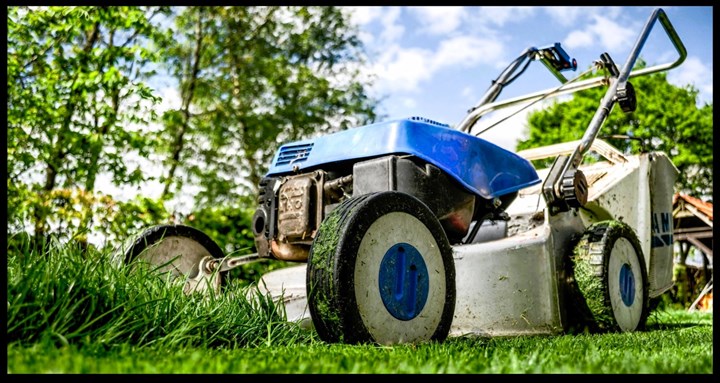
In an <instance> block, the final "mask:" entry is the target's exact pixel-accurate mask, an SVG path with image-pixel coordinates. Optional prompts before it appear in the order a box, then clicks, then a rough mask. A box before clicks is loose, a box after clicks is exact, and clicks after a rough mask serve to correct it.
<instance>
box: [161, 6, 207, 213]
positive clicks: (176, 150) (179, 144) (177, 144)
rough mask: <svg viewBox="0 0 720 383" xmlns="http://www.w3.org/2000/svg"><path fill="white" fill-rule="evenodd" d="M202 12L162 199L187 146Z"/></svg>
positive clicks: (199, 50)
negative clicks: (180, 121)
mask: <svg viewBox="0 0 720 383" xmlns="http://www.w3.org/2000/svg"><path fill="white" fill-rule="evenodd" d="M202 12H203V11H202V10H201V9H199V10H198V19H197V24H196V26H195V34H196V40H195V51H194V52H193V63H192V72H191V74H190V78H189V79H188V87H187V91H186V92H184V95H183V103H182V107H181V108H182V115H183V120H182V123H181V124H180V126H179V127H178V130H177V132H176V134H175V141H174V142H173V146H172V150H173V151H172V156H171V157H170V169H169V170H168V174H167V176H166V177H165V187H164V188H163V192H162V195H161V196H160V198H162V199H165V198H166V197H167V195H168V194H169V193H170V187H171V185H172V182H173V178H174V177H175V172H176V171H177V167H178V164H179V163H180V154H181V153H182V150H183V147H184V145H185V133H186V132H187V130H188V128H189V124H190V105H191V104H192V101H193V97H194V93H195V83H196V81H197V77H198V73H200V58H201V55H202V47H203V44H202V39H203V31H202V22H203V17H202V16H203V14H202Z"/></svg>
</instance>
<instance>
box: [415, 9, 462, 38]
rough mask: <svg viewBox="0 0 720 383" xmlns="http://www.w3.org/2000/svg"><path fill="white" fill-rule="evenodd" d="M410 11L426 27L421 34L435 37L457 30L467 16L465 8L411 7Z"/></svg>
mask: <svg viewBox="0 0 720 383" xmlns="http://www.w3.org/2000/svg"><path fill="white" fill-rule="evenodd" d="M408 10H409V11H411V12H412V13H413V14H414V15H415V18H416V19H417V20H418V22H419V23H420V24H421V25H423V26H424V27H423V29H422V30H421V32H427V33H429V34H434V35H443V34H448V33H450V32H453V31H455V30H457V29H458V27H459V26H460V24H461V23H462V19H463V16H464V15H465V14H466V10H465V8H464V7H409V8H408Z"/></svg>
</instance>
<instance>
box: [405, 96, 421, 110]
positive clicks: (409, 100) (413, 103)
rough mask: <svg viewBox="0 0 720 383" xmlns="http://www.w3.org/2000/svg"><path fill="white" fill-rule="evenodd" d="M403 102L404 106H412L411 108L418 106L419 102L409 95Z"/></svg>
mask: <svg viewBox="0 0 720 383" xmlns="http://www.w3.org/2000/svg"><path fill="white" fill-rule="evenodd" d="M402 104H403V106H404V107H406V108H410V109H412V108H415V107H417V102H416V101H415V99H412V98H409V97H405V98H403V100H402Z"/></svg>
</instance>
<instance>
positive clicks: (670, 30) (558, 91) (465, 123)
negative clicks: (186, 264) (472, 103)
mask: <svg viewBox="0 0 720 383" xmlns="http://www.w3.org/2000/svg"><path fill="white" fill-rule="evenodd" d="M658 19H659V20H660V23H661V24H662V26H663V28H664V29H665V32H666V33H667V35H668V37H670V40H671V42H672V43H673V45H674V46H675V49H676V50H677V52H678V54H679V55H680V56H679V57H678V59H677V60H675V61H674V62H669V63H665V64H658V65H655V66H652V67H649V68H643V69H639V70H637V71H634V72H630V69H632V67H633V66H634V65H635V61H636V60H637V57H638V55H639V53H640V50H641V49H642V47H643V45H644V44H645V41H646V40H647V37H648V35H649V34H650V31H651V30H652V27H653V26H654V24H655V21H657V20H658ZM686 57H687V50H686V49H685V46H684V45H683V43H682V41H681V40H680V37H679V36H678V34H677V32H675V28H674V27H673V26H672V24H671V23H670V20H669V19H668V17H667V15H666V14H665V11H663V10H662V9H661V8H657V9H655V11H653V13H652V15H651V16H650V18H649V19H648V21H647V23H646V24H645V27H644V28H643V31H642V33H641V34H640V37H639V38H638V41H637V42H636V43H635V47H634V48H633V50H632V51H631V54H630V56H629V57H628V60H627V62H626V64H625V66H624V67H623V71H622V72H621V74H620V76H619V77H618V79H617V81H616V84H614V86H612V85H611V88H610V89H609V90H608V93H607V94H612V96H611V97H610V99H612V98H614V96H615V93H616V91H617V88H618V85H620V84H619V83H618V82H621V84H623V85H624V84H625V83H626V82H627V80H628V79H629V78H632V77H637V76H643V75H648V74H652V73H656V72H663V71H667V70H670V69H673V68H675V67H677V66H679V65H680V64H682V63H683V62H684V61H685V58H686ZM601 85H607V79H606V78H605V77H595V78H591V79H587V80H582V81H576V82H571V83H568V84H565V85H563V86H560V87H557V88H550V89H545V90H542V91H539V92H535V93H529V94H526V95H523V96H519V97H514V98H510V99H507V100H502V101H498V102H492V103H486V104H483V103H482V102H481V104H480V105H479V106H478V107H476V108H474V109H473V110H472V111H471V112H470V113H468V114H467V115H466V116H465V118H464V119H463V120H462V121H461V122H460V123H459V124H458V126H457V129H458V130H460V131H462V132H466V133H469V132H470V130H471V129H472V126H473V125H474V124H475V122H477V120H478V119H480V117H482V116H484V115H486V114H488V113H490V112H493V111H496V110H499V109H503V108H507V107H509V106H513V105H517V104H523V103H528V102H533V101H537V100H539V99H542V98H553V97H558V96H562V95H565V94H570V93H575V92H578V91H581V90H585V89H591V88H595V87H598V86H601ZM607 94H606V96H607ZM606 98H608V97H606ZM605 101H606V100H605V99H603V103H602V106H601V108H600V109H602V108H603V107H607V105H606V102H605ZM611 105H612V102H611V103H610V106H611ZM600 109H599V110H600ZM596 117H597V118H593V121H592V122H591V123H590V127H589V128H588V133H590V132H592V130H593V129H594V130H595V132H594V133H593V134H592V136H593V137H594V136H595V135H596V134H597V130H598V129H599V126H600V125H602V122H603V119H604V116H598V113H596ZM595 125H598V126H597V127H595ZM590 128H593V129H590ZM586 136H587V137H586V138H587V140H583V141H592V140H591V139H590V135H588V134H586ZM581 146H582V147H583V148H584V150H585V151H586V150H587V148H588V147H589V143H587V142H586V144H585V145H582V144H581ZM581 151H582V150H581ZM581 154H584V152H582V153H581ZM581 157H582V155H581Z"/></svg>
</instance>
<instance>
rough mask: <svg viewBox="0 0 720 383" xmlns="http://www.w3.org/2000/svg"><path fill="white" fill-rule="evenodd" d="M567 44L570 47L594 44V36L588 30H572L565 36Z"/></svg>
mask: <svg viewBox="0 0 720 383" xmlns="http://www.w3.org/2000/svg"><path fill="white" fill-rule="evenodd" d="M564 44H565V46H566V47H568V48H571V49H572V48H580V47H589V46H591V45H592V44H593V36H592V34H590V33H589V32H586V31H572V32H570V34H569V35H568V36H567V37H566V38H565V42H564Z"/></svg>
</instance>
